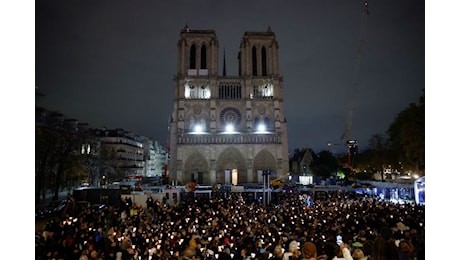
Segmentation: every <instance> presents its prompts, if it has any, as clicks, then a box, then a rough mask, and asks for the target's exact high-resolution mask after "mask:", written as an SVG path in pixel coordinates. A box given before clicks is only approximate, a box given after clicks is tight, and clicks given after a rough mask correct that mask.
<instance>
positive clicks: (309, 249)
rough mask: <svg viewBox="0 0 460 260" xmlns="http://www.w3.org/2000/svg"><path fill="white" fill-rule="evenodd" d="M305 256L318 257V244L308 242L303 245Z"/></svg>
mask: <svg viewBox="0 0 460 260" xmlns="http://www.w3.org/2000/svg"><path fill="white" fill-rule="evenodd" d="M302 253H303V255H304V257H305V258H310V257H316V246H315V244H313V243H312V242H306V243H305V244H304V245H303V247H302Z"/></svg>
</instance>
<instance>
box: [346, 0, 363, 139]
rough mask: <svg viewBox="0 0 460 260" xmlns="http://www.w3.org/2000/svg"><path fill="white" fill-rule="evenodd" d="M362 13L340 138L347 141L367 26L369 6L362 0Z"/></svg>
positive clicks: (349, 133)
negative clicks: (349, 96)
mask: <svg viewBox="0 0 460 260" xmlns="http://www.w3.org/2000/svg"><path fill="white" fill-rule="evenodd" d="M363 7H364V9H363V14H362V18H361V26H360V30H359V39H358V50H357V54H356V59H355V64H354V68H353V86H352V90H351V100H350V103H349V105H348V114H347V119H346V122H345V131H344V132H343V134H342V137H341V138H340V139H341V140H345V141H349V140H351V125H352V122H353V112H354V108H355V102H356V92H357V90H358V85H359V72H360V67H361V59H362V56H363V45H364V36H365V34H366V26H367V17H368V16H369V8H368V7H369V6H368V3H367V2H364V5H363Z"/></svg>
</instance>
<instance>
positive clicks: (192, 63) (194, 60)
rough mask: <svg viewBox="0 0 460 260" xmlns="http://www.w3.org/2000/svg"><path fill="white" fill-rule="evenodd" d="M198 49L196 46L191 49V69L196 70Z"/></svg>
mask: <svg viewBox="0 0 460 260" xmlns="http://www.w3.org/2000/svg"><path fill="white" fill-rule="evenodd" d="M195 64H196V47H195V44H193V45H192V47H190V69H192V70H193V69H196V67H195V66H196V65H195Z"/></svg>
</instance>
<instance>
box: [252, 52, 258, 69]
mask: <svg viewBox="0 0 460 260" xmlns="http://www.w3.org/2000/svg"><path fill="white" fill-rule="evenodd" d="M252 76H257V50H256V46H254V47H252Z"/></svg>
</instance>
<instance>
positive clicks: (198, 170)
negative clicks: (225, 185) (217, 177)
mask: <svg viewBox="0 0 460 260" xmlns="http://www.w3.org/2000/svg"><path fill="white" fill-rule="evenodd" d="M183 180H184V182H185V183H188V182H196V183H198V184H203V183H210V182H211V180H210V177H209V164H208V162H207V160H206V158H205V157H204V156H203V155H202V154H201V153H199V152H198V151H195V152H194V153H192V154H191V155H190V156H189V157H188V158H187V160H186V161H185V165H184V177H183Z"/></svg>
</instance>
